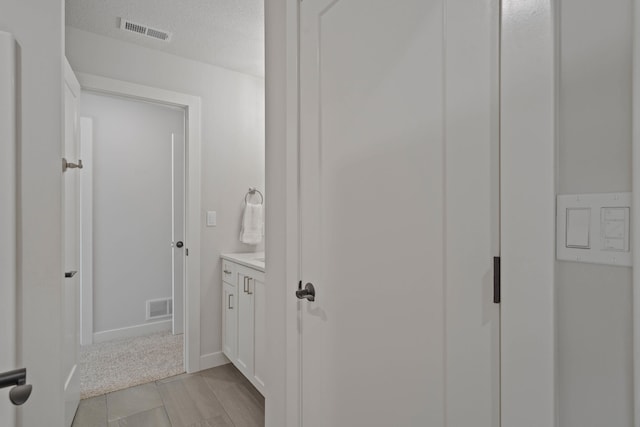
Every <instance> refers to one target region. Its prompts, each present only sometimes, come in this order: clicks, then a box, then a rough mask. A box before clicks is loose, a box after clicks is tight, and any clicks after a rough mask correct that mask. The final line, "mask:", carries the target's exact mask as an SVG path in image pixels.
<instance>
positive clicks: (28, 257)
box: [0, 0, 64, 427]
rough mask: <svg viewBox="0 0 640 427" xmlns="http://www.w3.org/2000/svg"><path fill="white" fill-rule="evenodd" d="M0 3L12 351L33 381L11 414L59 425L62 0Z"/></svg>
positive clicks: (26, 422)
mask: <svg viewBox="0 0 640 427" xmlns="http://www.w3.org/2000/svg"><path fill="white" fill-rule="evenodd" d="M1 9H2V12H1V13H0V30H3V31H8V32H11V33H13V34H14V36H15V38H16V40H17V43H18V46H19V50H18V57H19V81H18V86H19V96H20V98H21V101H20V104H19V106H18V114H19V118H18V141H19V142H18V143H19V149H18V150H19V157H20V160H19V176H20V180H21V182H20V191H21V193H20V201H19V206H20V207H19V209H20V212H19V218H20V223H19V226H18V227H19V228H18V232H19V239H20V243H19V249H18V258H19V259H18V263H19V264H18V275H19V282H20V290H19V295H18V298H19V302H18V309H19V313H18V317H19V322H20V325H19V326H20V330H19V331H18V335H19V337H20V338H19V340H20V342H19V343H18V346H19V354H18V359H19V363H20V364H21V365H22V366H26V367H27V371H28V372H27V375H28V381H29V383H32V384H33V385H34V390H33V394H32V395H31V398H30V399H29V402H28V403H27V404H25V405H24V406H23V407H21V408H20V409H19V416H20V418H21V421H22V425H23V426H25V427H36V426H45V425H50V426H61V425H62V423H63V420H64V400H63V395H62V387H63V384H62V372H61V371H62V369H61V361H62V320H63V313H62V310H61V309H62V305H61V301H62V280H63V269H62V254H61V242H62V234H61V224H62V194H61V191H62V175H61V174H62V168H61V167H60V161H61V160H60V159H61V157H62V156H61V153H62V136H63V121H62V111H63V109H62V106H63V99H62V94H63V92H62V82H63V55H64V33H63V28H64V27H63V16H64V2H63V1H62V0H57V1H56V0H53V1H51V0H33V1H29V2H25V1H23V0H3V1H2V6H1ZM52 361H54V362H55V363H54V364H52V363H51V362H52Z"/></svg>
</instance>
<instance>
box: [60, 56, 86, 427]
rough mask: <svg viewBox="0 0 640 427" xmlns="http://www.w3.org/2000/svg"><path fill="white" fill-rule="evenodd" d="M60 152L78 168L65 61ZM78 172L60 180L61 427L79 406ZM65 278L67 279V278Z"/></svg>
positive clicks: (74, 97)
mask: <svg viewBox="0 0 640 427" xmlns="http://www.w3.org/2000/svg"><path fill="white" fill-rule="evenodd" d="M64 81H65V85H64V103H65V110H64V114H65V115H64V123H65V126H64V151H63V156H64V158H65V159H66V161H68V162H69V163H73V164H76V165H77V164H79V162H80V159H81V153H80V129H79V126H80V124H79V120H80V119H79V112H78V110H79V100H80V84H79V83H78V80H77V79H76V77H75V75H74V73H73V71H72V70H71V66H70V65H69V62H68V61H65V76H64ZM81 172H82V169H80V168H78V167H76V168H68V169H67V170H66V171H65V172H64V174H63V175H62V180H63V187H62V188H63V193H62V194H63V209H64V210H63V212H64V216H63V236H64V238H63V248H62V249H63V259H64V271H65V278H64V281H63V287H64V290H63V315H64V329H63V333H64V337H63V339H62V346H63V357H64V360H63V364H62V368H63V375H62V378H64V380H65V383H64V385H63V390H64V394H65V425H66V426H70V425H71V422H72V421H73V417H74V416H75V413H76V409H77V408H78V404H79V402H80V372H79V367H78V363H79V358H80V275H79V274H78V273H79V271H80V173H81ZM67 276H68V277H67Z"/></svg>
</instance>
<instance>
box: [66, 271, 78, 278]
mask: <svg viewBox="0 0 640 427" xmlns="http://www.w3.org/2000/svg"><path fill="white" fill-rule="evenodd" d="M76 274H78V272H77V271H75V270H74V271H67V272H65V273H64V277H65V278H67V279H69V278H71V277H73V276H75V275H76Z"/></svg>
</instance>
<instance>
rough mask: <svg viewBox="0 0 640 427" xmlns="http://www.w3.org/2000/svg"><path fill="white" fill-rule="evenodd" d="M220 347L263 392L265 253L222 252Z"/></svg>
mask: <svg viewBox="0 0 640 427" xmlns="http://www.w3.org/2000/svg"><path fill="white" fill-rule="evenodd" d="M221 258H222V304H223V316H222V351H223V352H224V354H225V355H226V356H227V357H228V358H229V360H231V362H232V363H233V364H234V365H235V366H236V367H237V368H238V369H239V370H240V372H242V373H243V374H244V375H245V376H246V377H247V378H248V379H249V381H251V383H252V384H253V385H254V386H255V387H256V388H257V389H258V391H260V393H262V394H263V395H264V371H265V365H266V363H265V362H266V361H265V357H266V349H265V345H266V329H265V320H266V319H265V302H266V298H265V288H264V253H263V252H255V253H238V254H222V255H221Z"/></svg>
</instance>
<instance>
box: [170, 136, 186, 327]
mask: <svg viewBox="0 0 640 427" xmlns="http://www.w3.org/2000/svg"><path fill="white" fill-rule="evenodd" d="M184 148H185V147H184V135H180V134H175V133H172V134H171V150H172V153H171V186H172V188H171V209H173V211H172V218H171V235H172V236H171V238H172V241H173V242H178V241H182V242H184V240H185V237H184V236H185V229H184V212H185V204H184V196H185V185H184V177H185V175H184V172H185V163H184V160H185V158H184V154H185V150H184ZM184 264H185V249H184V246H183V247H182V248H178V247H176V246H174V247H173V258H172V269H171V270H172V284H171V288H172V293H173V325H172V327H173V334H174V335H176V334H182V333H184V283H185V280H184V279H185V269H184Z"/></svg>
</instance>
